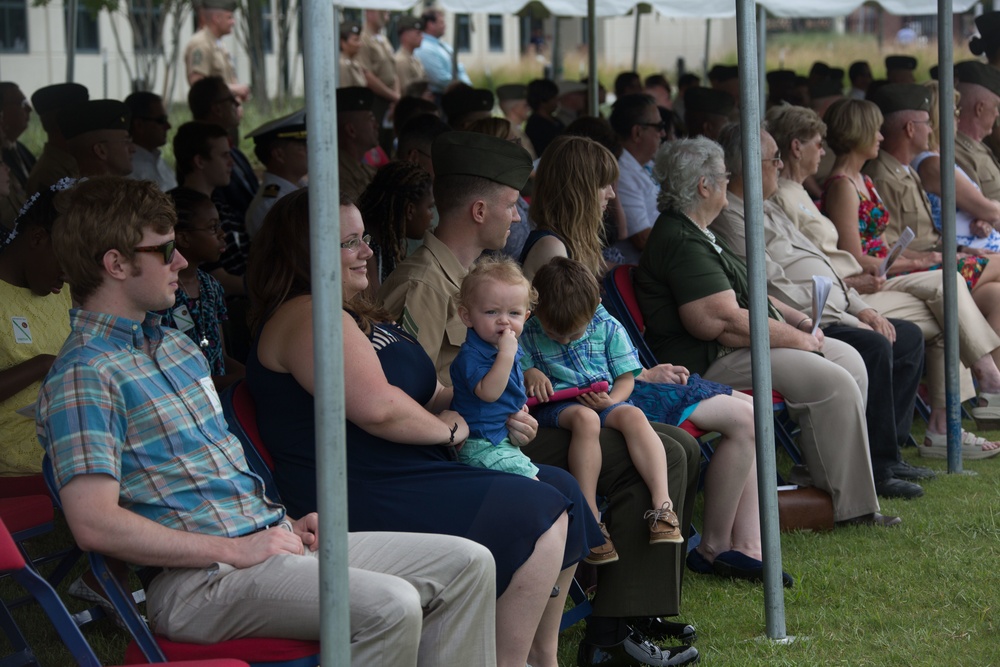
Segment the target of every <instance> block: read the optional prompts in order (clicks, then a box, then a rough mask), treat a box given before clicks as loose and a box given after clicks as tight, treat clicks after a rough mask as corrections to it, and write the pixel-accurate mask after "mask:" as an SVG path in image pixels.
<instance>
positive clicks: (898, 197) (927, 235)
mask: <svg viewBox="0 0 1000 667" xmlns="http://www.w3.org/2000/svg"><path fill="white" fill-rule="evenodd" d="M862 171H863V172H864V173H865V174H866V175H867V176H868V177H869V178H871V179H872V181H874V183H875V188H876V189H877V190H878V193H879V196H881V197H882V201H883V202H884V203H885V206H886V209H888V211H889V226H888V227H886V229H885V234H884V235H883V238H884V239H885V242H886V244H888V245H890V246H891V245H892V244H893V243H895V242H896V241H897V239H899V235H900V234H902V233H903V230H904V229H906V228H907V227H909V228H910V229H912V230H913V233H914V234H916V237H915V238H914V239H913V242H912V243H910V248H911V249H912V250H920V251H927V250H938V249H940V247H941V235H940V234H938V231H937V230H936V229H935V228H934V219H933V218H932V217H931V203H930V202H929V201H928V200H927V193H926V192H924V187H923V185H921V184H920V179H919V178H917V175H916V174H914V173H913V171H912V170H911V169H910V168H909V167H907V166H906V165H903V164H901V163H900V161H899V160H897V159H896V158H894V157H893V156H892V155H890V154H889V153H888V151H884V150H883V151H879V154H878V157H877V158H876V159H874V160H871V161H870V162H868V164H866V165H865V168H864V169H863V170H862Z"/></svg>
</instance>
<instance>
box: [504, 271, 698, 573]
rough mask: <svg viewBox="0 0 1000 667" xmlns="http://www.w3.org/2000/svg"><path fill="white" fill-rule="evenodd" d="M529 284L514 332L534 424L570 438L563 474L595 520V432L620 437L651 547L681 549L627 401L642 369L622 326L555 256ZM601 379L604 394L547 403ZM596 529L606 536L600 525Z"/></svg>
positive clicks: (646, 440) (655, 457)
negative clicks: (530, 295)
mask: <svg viewBox="0 0 1000 667" xmlns="http://www.w3.org/2000/svg"><path fill="white" fill-rule="evenodd" d="M532 284H533V286H534V287H535V289H536V290H538V307H537V308H536V309H535V313H534V317H533V318H532V319H530V320H528V321H527V322H526V323H525V325H524V330H523V332H522V334H521V340H520V343H521V346H522V348H523V351H524V355H523V356H522V357H521V368H522V369H523V370H524V384H525V387H526V389H527V394H528V396H536V397H537V398H538V400H539V401H540V402H541V403H542V405H540V406H539V408H538V411H537V412H536V414H535V416H536V418H537V419H538V423H539V424H540V425H542V426H558V427H559V428H564V429H567V430H569V431H571V432H572V438H571V440H570V449H569V469H570V472H571V473H572V474H573V476H574V477H576V479H577V481H578V482H579V483H580V489H581V490H582V491H583V494H584V495H585V496H586V497H587V498H588V500H589V502H590V509H591V511H592V512H593V513H594V516H595V517H596V516H599V515H598V511H597V478H598V475H599V473H600V470H601V448H600V444H599V443H598V437H599V435H600V430H601V428H602V427H604V426H607V427H610V428H613V429H616V430H618V431H621V433H622V435H623V436H624V437H625V442H626V444H627V446H628V451H629V455H630V456H631V457H632V462H633V463H634V464H635V468H636V470H638V471H639V474H641V475H642V478H643V480H644V481H645V482H646V486H647V487H648V488H649V492H650V495H651V496H652V499H653V508H652V509H650V510H649V511H648V512H646V513H645V514H644V515H643V518H644V519H646V520H648V521H649V542H650V544H660V543H672V544H680V543H682V542H683V541H684V538H683V536H682V535H681V531H680V522H679V521H678V519H677V514H676V513H674V511H673V509H672V508H671V503H670V495H669V493H668V489H667V459H666V455H665V454H664V451H663V446H662V445H661V444H660V441H659V438H658V437H657V436H656V433H655V432H654V431H653V428H652V427H651V426H650V425H649V420H648V419H646V415H645V414H644V413H643V412H642V410H640V409H639V408H637V407H635V406H634V405H632V403H631V401H629V396H631V394H632V390H633V388H634V387H635V377H636V376H637V375H638V374H639V372H640V371H641V370H642V365H641V364H640V363H639V357H638V354H637V353H636V350H635V347H633V345H632V343H631V341H629V339H628V335H627V334H626V332H625V331H624V329H623V328H622V326H621V325H620V324H619V323H618V322H617V321H616V320H615V319H614V318H613V317H611V315H610V314H609V313H608V311H606V310H605V309H604V307H603V306H601V294H600V288H599V287H598V285H597V280H596V278H594V275H593V274H592V273H591V272H590V270H589V269H587V268H586V267H585V266H584V265H583V264H581V263H580V262H577V261H575V260H572V259H568V258H566V257H556V258H554V259H552V260H551V261H550V262H549V263H548V264H546V265H545V266H543V267H542V268H541V269H539V270H538V272H537V273H536V274H535V279H534V281H533V282H532ZM602 380H603V381H607V383H608V385H609V386H608V391H607V392H594V393H585V394H581V395H580V396H578V397H577V398H575V399H571V400H567V401H558V402H556V403H549V402H548V400H549V396H551V395H552V393H553V392H554V391H558V390H561V389H568V388H573V387H587V386H590V385H591V384H592V383H594V382H600V381H602ZM601 529H602V530H605V529H604V524H601ZM605 536H607V532H605ZM609 544H610V541H609ZM595 551H596V550H595ZM615 560H618V555H617V553H616V552H615V551H614V549H613V547H612V549H611V550H610V552H607V553H594V552H591V557H588V558H587V561H588V562H594V563H595V564H602V563H610V562H614V561H615Z"/></svg>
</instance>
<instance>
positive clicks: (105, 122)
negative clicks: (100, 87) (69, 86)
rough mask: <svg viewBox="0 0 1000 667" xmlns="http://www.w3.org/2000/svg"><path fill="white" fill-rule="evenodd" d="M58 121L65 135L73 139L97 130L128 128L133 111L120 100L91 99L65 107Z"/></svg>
mask: <svg viewBox="0 0 1000 667" xmlns="http://www.w3.org/2000/svg"><path fill="white" fill-rule="evenodd" d="M56 122H58V123H59V131H60V132H62V134H63V137H65V138H66V139H72V138H73V137H78V136H80V135H81V134H84V133H86V132H93V131H95V130H128V129H129V125H130V124H131V122H132V112H131V111H129V108H128V107H127V106H125V103H124V102H119V101H118V100H90V101H89V102H81V103H79V104H74V105H71V106H66V107H63V108H62V109H60V110H59V115H57V116H56Z"/></svg>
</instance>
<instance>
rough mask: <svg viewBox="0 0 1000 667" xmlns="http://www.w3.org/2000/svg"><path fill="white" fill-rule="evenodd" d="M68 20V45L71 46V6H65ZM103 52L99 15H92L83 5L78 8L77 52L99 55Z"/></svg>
mask: <svg viewBox="0 0 1000 667" xmlns="http://www.w3.org/2000/svg"><path fill="white" fill-rule="evenodd" d="M63 17H64V18H65V19H66V44H67V50H68V45H69V6H68V4H67V5H64V6H63ZM100 50H101V41H100V34H99V33H98V30H97V15H96V14H91V13H90V11H89V10H87V8H86V7H84V6H83V4H79V5H77V6H76V52H77V53H98V52H99V51H100Z"/></svg>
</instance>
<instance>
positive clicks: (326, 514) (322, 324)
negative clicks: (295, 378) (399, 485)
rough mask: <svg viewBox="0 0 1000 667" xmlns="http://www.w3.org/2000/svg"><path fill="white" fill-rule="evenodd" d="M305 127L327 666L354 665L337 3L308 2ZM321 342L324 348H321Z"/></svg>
mask: <svg viewBox="0 0 1000 667" xmlns="http://www.w3.org/2000/svg"><path fill="white" fill-rule="evenodd" d="M302 10H303V20H305V22H306V24H305V26H304V28H305V29H304V33H305V34H304V39H305V58H304V61H305V84H306V91H308V92H307V95H306V122H307V127H308V132H309V190H310V196H309V220H310V225H309V243H310V249H311V250H310V260H311V262H312V297H313V338H314V339H315V340H316V342H317V344H316V345H315V346H314V354H315V367H316V386H315V399H316V400H315V404H316V409H315V414H316V488H318V489H322V493H320V494H319V497H318V503H317V504H318V509H319V544H320V566H319V567H320V570H319V572H320V620H321V625H320V628H321V632H320V650H321V653H320V664H323V665H325V666H326V667H339V666H341V665H345V666H346V665H349V664H350V622H351V619H350V610H349V605H348V600H349V598H350V591H349V589H348V582H347V461H346V455H345V452H346V437H345V433H344V420H345V413H344V348H343V343H342V341H343V334H344V332H343V327H342V326H341V312H342V303H341V301H342V299H341V266H340V247H339V245H340V216H339V213H340V206H339V202H340V184H339V182H338V178H337V112H336V109H337V95H336V80H335V79H336V75H335V72H337V70H338V69H339V62H338V58H337V45H336V41H335V40H332V39H330V32H329V31H330V29H331V28H335V27H336V18H335V14H336V8H335V7H334V6H333V3H329V2H322V1H321V0H305V1H304V2H303V5H302ZM320 341H322V343H323V344H320Z"/></svg>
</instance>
